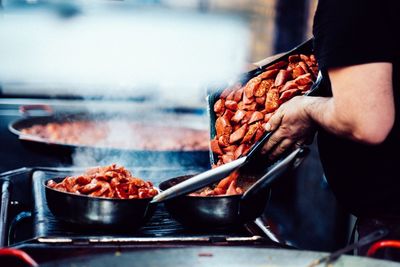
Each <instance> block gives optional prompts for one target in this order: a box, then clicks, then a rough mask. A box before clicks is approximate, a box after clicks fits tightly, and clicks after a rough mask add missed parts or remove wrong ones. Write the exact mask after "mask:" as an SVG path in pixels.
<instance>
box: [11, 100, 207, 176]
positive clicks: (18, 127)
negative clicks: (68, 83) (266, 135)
mask: <svg viewBox="0 0 400 267" xmlns="http://www.w3.org/2000/svg"><path fill="white" fill-rule="evenodd" d="M22 107H24V106H22ZM32 108H35V109H38V110H39V111H40V110H42V111H43V110H44V111H45V112H39V111H37V110H36V111H37V112H35V113H33V112H32V113H27V114H26V115H25V116H23V117H22V118H20V119H18V120H15V121H13V122H11V123H10V124H9V126H8V128H9V130H10V132H11V133H13V134H15V135H16V136H18V138H19V140H20V141H21V143H22V144H23V145H24V146H25V147H27V149H29V150H32V151H35V152H36V153H39V154H47V155H49V156H55V157H57V158H60V159H61V160H62V161H63V162H64V163H66V164H71V163H72V155H73V153H74V152H76V151H88V152H90V155H91V156H92V157H93V159H95V160H96V161H98V162H101V160H102V159H103V158H105V157H108V158H112V157H117V156H124V157H125V158H132V159H135V164H136V165H137V164H139V165H141V166H147V165H149V164H151V163H152V162H154V161H157V162H158V165H163V164H171V163H174V164H175V163H176V164H179V165H184V166H187V165H191V166H199V167H203V168H208V167H209V166H210V163H209V158H208V157H209V156H208V155H209V154H208V153H209V152H208V150H185V151H180V150H144V149H140V148H138V149H122V148H112V147H95V146H85V145H77V144H68V143H63V142H50V141H48V140H44V139H41V138H37V137H36V138H35V136H31V135H24V134H23V133H22V129H25V128H28V127H31V126H33V125H44V124H47V123H51V122H69V121H82V120H84V121H86V120H89V121H93V120H109V119H113V118H119V119H124V120H127V121H140V120H143V119H145V121H144V122H143V123H146V122H149V123H153V122H154V117H157V116H161V115H162V116H164V115H165V116H166V117H167V118H171V120H174V115H173V114H168V112H166V113H165V114H164V113H163V114H161V113H162V111H160V110H158V111H152V112H150V111H149V112H144V111H140V110H138V111H137V112H134V113H133V114H131V113H130V114H127V113H118V112H112V111H110V113H104V112H103V113H88V112H71V111H57V112H53V111H52V109H51V108H50V107H49V106H47V105H35V106H34V107H32ZM32 115H35V116H32ZM38 115H40V116H38ZM183 115H184V116H185V118H187V120H185V121H187V125H186V124H185V123H186V122H185V123H181V122H180V125H182V126H181V127H186V126H187V128H192V129H196V128H203V126H202V125H194V124H195V122H199V121H201V119H200V116H199V114H196V111H195V110H194V111H193V112H191V111H188V112H187V113H186V114H183ZM175 117H176V114H175ZM190 118H192V119H190ZM171 127H172V126H171ZM205 128H206V127H205Z"/></svg>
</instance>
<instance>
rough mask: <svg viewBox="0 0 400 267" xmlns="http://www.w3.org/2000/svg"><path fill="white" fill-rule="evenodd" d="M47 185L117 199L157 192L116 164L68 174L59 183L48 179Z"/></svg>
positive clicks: (146, 196)
mask: <svg viewBox="0 0 400 267" xmlns="http://www.w3.org/2000/svg"><path fill="white" fill-rule="evenodd" d="M47 186H48V187H50V188H53V189H56V190H59V191H63V192H69V193H74V194H82V195H87V196H92V197H107V198H119V199H133V198H151V197H153V196H155V195H157V194H158V191H157V189H156V188H154V187H153V184H152V183H151V182H145V181H143V180H142V179H139V178H136V177H134V176H132V174H131V173H130V172H129V171H128V170H127V169H125V168H124V167H122V166H117V165H116V164H112V165H109V166H105V167H97V168H92V169H89V170H88V171H86V172H85V173H84V174H82V175H77V176H68V177H66V178H64V180H62V181H61V182H59V183H56V182H55V181H54V180H50V181H48V182H47Z"/></svg>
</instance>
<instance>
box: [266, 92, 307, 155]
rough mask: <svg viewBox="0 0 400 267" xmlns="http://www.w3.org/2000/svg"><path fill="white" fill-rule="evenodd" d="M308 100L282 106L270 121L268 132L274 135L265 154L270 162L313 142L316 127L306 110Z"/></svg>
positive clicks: (304, 99) (302, 98) (297, 100)
mask: <svg viewBox="0 0 400 267" xmlns="http://www.w3.org/2000/svg"><path fill="white" fill-rule="evenodd" d="M307 98H308V97H305V96H297V97H294V98H292V99H291V100H290V101H288V102H286V103H284V104H282V105H281V106H280V107H279V109H278V110H277V111H276V112H275V113H274V115H272V117H271V118H270V120H269V121H268V123H267V125H266V130H267V131H272V132H273V134H272V135H271V136H270V138H269V140H268V141H267V143H266V144H265V145H264V148H263V153H264V154H267V155H268V158H269V160H272V161H273V160H275V159H276V158H278V157H279V156H280V155H282V154H283V153H284V152H285V151H287V150H288V149H293V148H295V147H300V146H302V145H303V144H310V143H311V142H312V139H313V137H314V133H315V127H314V124H313V122H312V120H311V118H310V117H309V116H308V114H307V113H306V111H305V109H304V105H307Z"/></svg>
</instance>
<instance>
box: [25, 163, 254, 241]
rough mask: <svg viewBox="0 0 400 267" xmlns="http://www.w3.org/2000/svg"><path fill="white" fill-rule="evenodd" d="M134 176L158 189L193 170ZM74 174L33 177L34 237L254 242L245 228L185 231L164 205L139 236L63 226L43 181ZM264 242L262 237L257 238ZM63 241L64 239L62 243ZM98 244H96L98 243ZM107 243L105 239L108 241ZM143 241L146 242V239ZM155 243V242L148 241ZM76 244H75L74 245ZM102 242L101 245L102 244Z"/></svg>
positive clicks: (142, 172)
mask: <svg viewBox="0 0 400 267" xmlns="http://www.w3.org/2000/svg"><path fill="white" fill-rule="evenodd" d="M129 169H130V170H131V171H132V173H133V175H135V176H138V177H141V178H143V179H144V180H151V181H153V182H154V184H155V186H157V185H158V184H159V183H160V182H161V181H163V180H165V179H167V178H171V177H175V176H179V175H182V173H183V172H185V173H186V172H189V173H190V172H193V170H158V171H154V170H153V171H151V170H145V169H138V168H136V169H137V170H138V171H135V168H129ZM70 174H71V172H52V171H35V172H34V173H33V177H32V179H33V199H34V217H33V226H34V237H42V239H41V240H42V241H44V240H45V238H44V237H51V238H52V239H54V238H56V237H59V238H62V237H66V238H69V239H73V238H79V239H80V241H82V240H83V239H87V240H91V241H90V242H98V241H99V240H101V239H104V238H106V237H107V238H109V240H107V242H109V241H110V240H112V239H114V240H118V239H122V238H124V240H125V241H129V238H131V240H133V241H134V239H135V238H142V237H153V238H160V237H162V238H167V239H168V238H188V240H189V238H191V239H193V240H194V241H196V238H198V239H197V240H199V241H209V239H213V238H217V237H222V238H229V237H241V238H248V240H251V239H252V238H253V235H252V234H251V233H249V232H248V231H247V230H246V228H245V227H241V228H239V229H231V230H228V231H226V230H220V231H216V230H211V231H196V230H188V229H185V228H183V227H182V226H181V225H180V224H179V223H177V222H176V221H174V220H173V219H171V218H170V216H169V215H168V213H167V212H166V211H165V209H164V207H163V205H158V207H157V209H156V212H155V214H154V216H153V217H152V219H151V220H150V222H149V223H148V224H146V225H145V226H144V227H143V228H141V229H139V230H138V231H135V232H129V231H128V232H115V229H114V231H113V230H109V231H107V230H96V229H93V228H92V229H90V228H89V229H88V228H80V227H77V226H76V225H72V224H67V223H63V222H62V221H59V220H57V219H56V218H55V217H54V216H53V214H52V213H51V212H50V210H49V208H48V206H47V202H46V196H45V191H44V186H43V181H45V180H48V179H51V178H54V177H65V176H67V175H70ZM256 238H260V239H261V237H259V236H258V237H256ZM60 240H61V239H60ZM95 240H96V241H95ZM104 240H105V239H104ZM140 241H146V240H145V239H142V240H140ZM148 241H151V239H148ZM71 242H73V240H72V241H71ZM100 242H101V241H100Z"/></svg>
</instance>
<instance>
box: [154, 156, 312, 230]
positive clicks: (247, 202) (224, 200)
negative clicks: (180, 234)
mask: <svg viewBox="0 0 400 267" xmlns="http://www.w3.org/2000/svg"><path fill="white" fill-rule="evenodd" d="M307 152H308V149H307V148H302V149H296V150H295V151H293V152H292V153H291V154H289V155H288V156H287V157H285V158H284V159H282V160H281V161H279V162H277V163H276V164H275V165H273V166H272V167H271V168H269V169H268V171H267V173H266V174H264V175H263V176H262V177H261V178H260V179H259V180H258V181H257V182H256V183H255V184H253V185H252V186H251V187H250V188H248V189H247V190H246V192H245V193H244V194H243V195H228V196H226V195H224V196H210V197H201V196H190V195H184V196H180V197H176V198H173V199H170V200H167V201H165V207H166V209H167V210H168V212H169V213H170V214H171V215H172V217H173V218H174V219H176V220H177V221H179V222H180V223H182V224H183V225H185V226H188V227H193V228H203V229H204V228H226V227H234V226H237V225H240V224H243V223H246V222H250V221H253V220H255V219H256V218H257V217H259V216H260V215H261V213H262V212H263V211H264V209H265V206H266V205H267V202H268V199H269V195H270V184H271V183H272V182H273V181H274V180H275V179H277V178H279V177H281V176H282V175H283V174H284V173H285V172H286V171H288V170H289V169H293V168H294V167H297V166H298V165H299V164H300V163H301V161H302V159H303V158H304V157H305V156H306V155H307ZM189 178H191V176H181V177H177V178H172V179H169V180H167V181H164V182H162V183H161V184H160V189H161V190H167V189H169V188H171V187H173V186H176V185H177V184H179V183H182V182H183V181H187V179H189Z"/></svg>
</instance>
